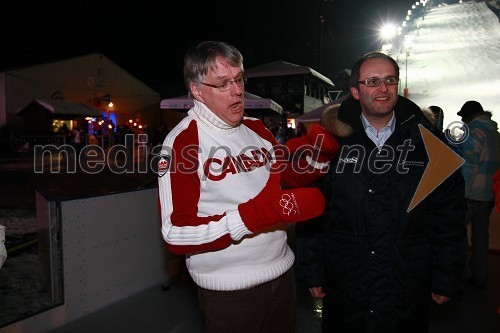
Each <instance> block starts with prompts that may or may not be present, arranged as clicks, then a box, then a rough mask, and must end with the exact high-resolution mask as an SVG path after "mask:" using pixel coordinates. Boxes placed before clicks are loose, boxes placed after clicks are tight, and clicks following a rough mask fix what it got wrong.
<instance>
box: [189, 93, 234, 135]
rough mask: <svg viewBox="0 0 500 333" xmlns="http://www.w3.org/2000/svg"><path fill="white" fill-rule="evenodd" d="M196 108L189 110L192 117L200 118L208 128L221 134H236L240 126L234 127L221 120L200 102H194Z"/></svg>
mask: <svg viewBox="0 0 500 333" xmlns="http://www.w3.org/2000/svg"><path fill="white" fill-rule="evenodd" d="M193 101H194V106H193V107H192V108H191V110H189V112H188V114H189V115H190V116H193V117H196V118H198V119H199V120H200V121H201V122H202V123H203V124H205V125H206V126H208V127H210V128H213V129H215V130H218V131H220V132H234V131H236V130H237V129H238V126H239V125H236V126H232V125H229V124H227V123H226V122H224V121H223V120H222V119H220V118H219V117H218V116H217V115H216V114H215V113H213V112H212V111H210V109H209V108H208V107H207V106H206V105H205V104H203V103H202V102H200V101H198V100H196V99H195V100H193Z"/></svg>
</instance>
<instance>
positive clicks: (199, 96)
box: [189, 82, 204, 103]
mask: <svg viewBox="0 0 500 333" xmlns="http://www.w3.org/2000/svg"><path fill="white" fill-rule="evenodd" d="M189 90H190V91H191V95H193V97H194V99H196V100H197V101H200V102H202V103H204V101H203V92H202V91H201V89H200V86H199V85H198V84H196V83H193V82H191V83H190V84H189Z"/></svg>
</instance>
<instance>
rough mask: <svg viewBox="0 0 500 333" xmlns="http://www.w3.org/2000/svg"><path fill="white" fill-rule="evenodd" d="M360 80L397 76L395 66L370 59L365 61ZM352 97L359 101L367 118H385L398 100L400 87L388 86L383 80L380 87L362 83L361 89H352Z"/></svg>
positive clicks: (386, 61) (383, 61) (381, 60)
mask: <svg viewBox="0 0 500 333" xmlns="http://www.w3.org/2000/svg"><path fill="white" fill-rule="evenodd" d="M359 74H360V75H359V80H360V81H364V80H366V79H367V78H369V77H378V78H381V79H383V78H386V77H388V76H396V74H397V72H396V69H395V68H394V66H393V65H392V64H391V63H390V62H389V61H388V60H385V59H378V58H375V59H369V60H367V61H365V62H364V63H363V64H362V65H361V68H360V71H359ZM351 94H352V96H353V97H354V98H355V99H357V100H359V102H360V104H361V108H362V110H363V113H364V114H365V116H366V117H367V118H370V117H377V118H380V117H385V116H387V115H389V114H390V113H391V112H392V110H393V109H394V106H395V105H396V102H397V100H398V85H397V84H394V85H387V84H386V83H385V82H384V81H383V80H382V83H381V84H380V86H376V87H367V86H366V85H365V84H363V83H360V84H359V88H355V87H351Z"/></svg>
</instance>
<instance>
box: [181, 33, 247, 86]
mask: <svg viewBox="0 0 500 333" xmlns="http://www.w3.org/2000/svg"><path fill="white" fill-rule="evenodd" d="M217 57H222V58H224V59H226V60H227V62H228V63H229V64H230V65H231V66H234V67H240V68H241V70H243V56H242V55H241V53H240V51H238V49H237V48H236V47H234V46H233V45H231V44H228V43H225V42H218V41H204V42H201V43H199V44H198V45H196V46H194V47H191V48H190V49H189V50H188V51H187V52H186V55H185V56H184V83H185V84H186V87H187V88H188V90H189V84H190V83H191V82H194V83H200V82H201V81H202V79H203V75H206V74H207V73H208V70H209V69H210V67H212V66H213V64H214V62H215V59H216V58H217Z"/></svg>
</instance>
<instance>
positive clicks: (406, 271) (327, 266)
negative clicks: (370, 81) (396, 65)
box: [297, 97, 467, 333]
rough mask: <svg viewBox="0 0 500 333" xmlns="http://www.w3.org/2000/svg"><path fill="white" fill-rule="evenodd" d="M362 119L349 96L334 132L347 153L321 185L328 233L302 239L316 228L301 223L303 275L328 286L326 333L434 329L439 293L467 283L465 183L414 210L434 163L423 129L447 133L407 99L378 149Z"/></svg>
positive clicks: (457, 181)
mask: <svg viewBox="0 0 500 333" xmlns="http://www.w3.org/2000/svg"><path fill="white" fill-rule="evenodd" d="M360 114H361V107H360V104H359V102H357V101H355V100H354V99H352V98H349V99H347V100H346V101H344V102H343V104H342V105H341V107H340V109H339V111H338V119H336V120H335V121H336V122H337V123H336V124H335V125H334V126H332V128H330V130H332V131H333V132H334V135H336V137H337V139H338V140H339V142H340V143H341V146H342V149H343V150H342V151H341V153H340V155H339V157H338V158H337V160H335V161H334V163H333V164H332V165H331V167H330V170H329V173H328V174H327V176H326V177H325V178H324V180H323V181H322V182H321V184H320V187H321V188H322V190H323V193H324V194H325V198H326V200H327V207H326V211H325V214H324V216H323V226H322V228H321V231H320V232H318V233H314V232H312V233H309V235H307V236H304V237H306V239H301V237H302V236H303V233H301V230H300V228H303V229H304V228H307V227H306V225H305V224H304V226H299V225H297V227H298V233H297V251H298V263H299V265H300V267H299V268H298V272H299V274H300V279H301V281H302V283H303V284H304V285H305V286H306V287H317V286H323V287H324V288H325V290H326V293H327V296H326V297H325V298H324V299H323V326H324V328H325V327H326V328H327V330H326V331H327V332H329V331H334V332H350V333H351V332H384V333H387V332H425V331H426V330H427V325H428V310H429V304H430V300H431V291H432V292H435V293H437V294H439V295H444V296H447V297H457V296H458V295H459V294H460V292H461V288H462V286H463V281H462V277H463V274H462V273H463V269H464V266H465V255H466V246H467V245H466V228H465V224H464V222H463V221H464V214H465V199H464V180H463V177H462V175H461V173H460V170H457V171H456V172H454V173H453V174H452V175H451V176H450V177H448V178H447V180H445V181H444V182H443V183H441V185H439V186H438V187H437V188H436V189H435V190H434V191H432V192H431V194H430V195H428V196H427V197H426V198H425V199H424V200H423V201H422V202H420V203H419V204H418V205H417V206H416V207H415V208H413V209H412V210H410V211H409V212H408V211H407V210H408V208H409V206H410V202H411V200H412V198H413V195H414V193H415V191H416V189H417V187H418V185H419V182H420V180H421V178H422V174H423V173H424V170H425V168H426V166H427V163H428V156H427V153H426V150H425V145H424V142H423V140H422V136H421V134H420V130H419V127H418V124H422V125H423V126H424V127H425V128H427V129H428V130H429V131H431V132H432V133H433V134H434V135H435V136H437V137H440V138H442V137H441V135H442V133H441V132H439V131H437V130H436V129H435V127H433V126H432V124H431V123H430V122H429V121H428V120H427V118H425V116H424V115H423V113H422V111H421V110H420V108H419V107H418V106H417V105H415V104H414V103H413V102H411V101H409V100H408V99H406V98H403V97H399V100H398V103H397V105H396V106H395V117H396V126H395V131H394V133H392V135H391V136H390V137H389V139H388V140H387V141H386V143H385V145H384V149H383V150H381V151H380V152H379V151H378V149H377V148H376V147H375V144H374V143H373V142H372V141H371V140H370V139H369V138H368V136H367V135H366V134H365V130H364V128H363V126H362V123H361V120H360ZM407 140H410V141H407ZM405 141H406V147H407V148H408V147H409V148H408V149H403V148H402V147H404V143H405ZM408 144H409V146H408ZM412 148H414V149H413V150H412ZM402 150H405V151H406V153H407V155H406V156H402V155H404V154H403V153H402ZM348 151H350V154H348V153H347V152H348ZM376 159H378V162H375V160H376ZM358 168H359V169H358ZM405 170H406V171H407V172H406V171H405ZM312 235H316V236H317V237H318V238H316V239H315V240H314V241H310V239H309V240H307V237H312Z"/></svg>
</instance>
